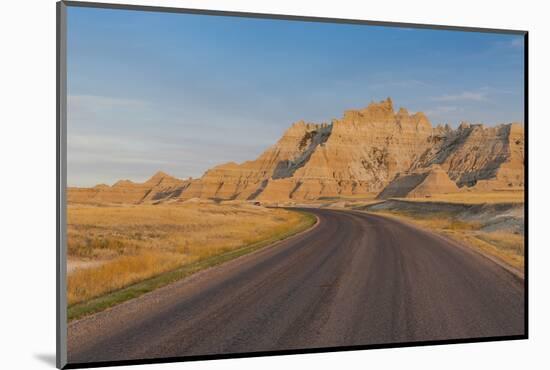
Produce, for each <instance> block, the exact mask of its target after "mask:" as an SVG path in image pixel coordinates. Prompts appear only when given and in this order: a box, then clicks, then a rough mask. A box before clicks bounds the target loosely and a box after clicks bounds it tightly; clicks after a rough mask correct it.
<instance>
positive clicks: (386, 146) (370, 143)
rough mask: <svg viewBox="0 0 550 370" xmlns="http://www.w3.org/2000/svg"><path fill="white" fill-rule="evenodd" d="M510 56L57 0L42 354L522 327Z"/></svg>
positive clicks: (103, 356)
mask: <svg viewBox="0 0 550 370" xmlns="http://www.w3.org/2000/svg"><path fill="white" fill-rule="evenodd" d="M526 55H527V32H525V31H512V30H489V29H481V28H480V29H474V28H460V27H450V26H429V25H416V24H399V23H384V22H374V21H361V20H343V19H327V18H310V17H296V16H284V15H270V14H248V13H232V12H219V11H202V10H191V9H174V8H161V7H140V6H130V5H113V4H98V3H79V2H61V3H58V102H57V104H58V160H59V161H58V231H57V232H58V266H57V267H58V281H57V284H58V318H57V319H58V333H57V345H58V354H57V361H58V363H57V364H58V367H60V368H76V367H88V366H107V365H124V364H141V363H154V362H168V361H186V360H197V359H219V358H231V357H243V356H266V355H282V354H294V353H313V352H326V351H341V350H354V349H369V348H381V347H402V346H414V345H428V344H429V345H435V344H443V343H463V342H479V341H488V340H504V339H508V340H510V339H525V338H527V310H526V307H527V299H526V292H527V290H526V286H527V283H526V281H527V269H526V266H527V263H526V262H527V260H526V257H527V244H526V240H527V223H526V212H525V209H526V206H527V204H526V199H527V198H526V191H527V183H526V180H527V177H526V170H527V150H526V149H527V142H526V138H527V136H526V133H527V95H526V91H527V89H526V87H527V79H526V76H527V70H526V69H527V63H526V60H527V58H526ZM434 350H435V349H434Z"/></svg>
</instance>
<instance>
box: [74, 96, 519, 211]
mask: <svg viewBox="0 0 550 370" xmlns="http://www.w3.org/2000/svg"><path fill="white" fill-rule="evenodd" d="M523 186H524V128H523V125H521V124H519V123H510V124H502V125H499V126H496V127H485V126H484V125H481V124H476V125H473V124H468V123H462V124H461V125H460V126H459V127H458V128H457V129H452V128H451V127H449V126H448V125H445V126H442V125H438V126H436V127H433V126H432V125H431V123H430V122H429V120H428V118H427V117H426V116H425V115H424V114H423V113H421V112H419V113H414V114H409V112H408V111H407V110H406V109H404V108H400V109H399V110H398V111H397V112H396V111H394V108H393V103H392V100H391V99H390V98H388V99H387V100H385V101H382V102H380V103H371V104H370V105H369V106H368V107H366V108H364V109H360V110H349V111H346V112H345V113H344V116H343V117H342V118H341V119H337V120H333V121H332V123H330V124H327V123H323V124H316V123H306V122H304V121H299V122H296V123H294V124H293V125H292V126H291V127H290V128H288V130H287V131H286V132H285V133H284V135H283V136H282V137H281V138H280V139H279V141H278V142H277V143H276V144H275V145H273V146H272V147H270V148H268V149H267V150H266V151H265V152H263V153H262V154H261V155H260V156H259V157H258V158H257V159H255V160H252V161H247V162H244V163H241V164H237V163H233V162H230V163H225V164H221V165H219V166H216V167H214V168H211V169H209V170H207V171H206V172H205V173H204V175H203V176H202V177H201V178H198V179H186V180H184V179H177V178H175V177H172V176H170V175H168V174H165V173H163V172H158V173H156V174H155V175H154V176H153V177H151V178H150V179H149V180H147V181H146V182H144V183H134V182H132V181H129V180H121V181H118V182H117V183H115V184H114V185H112V186H108V185H97V186H95V187H93V188H69V190H68V200H69V202H76V203H133V204H139V203H150V202H161V201H168V200H187V199H191V198H202V199H225V200H233V199H239V200H257V201H265V202H285V201H300V200H315V199H319V198H323V197H341V196H360V195H367V194H376V195H377V197H378V198H382V199H383V198H390V197H428V196H431V195H434V194H440V193H453V192H459V191H465V190H469V191H476V190H480V191H491V190H500V189H518V188H523Z"/></svg>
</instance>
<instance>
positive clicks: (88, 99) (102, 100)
mask: <svg viewBox="0 0 550 370" xmlns="http://www.w3.org/2000/svg"><path fill="white" fill-rule="evenodd" d="M67 104H68V105H69V106H77V107H78V106H82V105H84V106H88V107H102V108H103V107H120V106H132V107H136V106H140V107H141V106H144V105H146V104H147V102H145V101H143V100H137V99H126V98H117V97H112V96H99V95H69V96H67Z"/></svg>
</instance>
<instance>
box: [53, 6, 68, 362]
mask: <svg viewBox="0 0 550 370" xmlns="http://www.w3.org/2000/svg"><path fill="white" fill-rule="evenodd" d="M66 112H67V6H66V4H65V3H64V2H63V1H60V2H57V3H56V207H57V212H56V229H57V233H56V356H55V358H56V367H57V368H59V369H61V368H64V367H65V366H66V365H67V325H68V324H67V289H66V276H67V263H66V250H67V249H66V245H65V243H66V237H65V235H66V227H65V219H66V208H65V203H66V202H65V200H66V197H65V194H66V193H65V192H66V174H67V167H66V148H67V142H66V128H67V116H66Z"/></svg>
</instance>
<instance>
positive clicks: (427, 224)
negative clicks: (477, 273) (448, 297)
mask: <svg viewBox="0 0 550 370" xmlns="http://www.w3.org/2000/svg"><path fill="white" fill-rule="evenodd" d="M407 200H410V199H407ZM376 213H380V214H385V215H387V216H391V217H396V218H398V219H402V220H404V221H407V222H410V223H413V224H416V225H418V226H421V227H424V228H427V229H430V230H433V231H435V232H438V233H440V234H443V235H445V236H447V237H450V238H452V239H455V240H457V241H459V242H463V243H465V244H467V245H470V246H471V247H473V248H475V249H478V250H479V251H481V252H483V253H486V254H488V255H491V256H493V257H495V258H498V259H499V260H501V261H503V262H505V263H506V264H508V265H509V266H511V267H513V268H515V269H516V270H518V271H523V266H524V239H523V235H518V234H515V233H512V232H506V231H499V232H492V233H489V232H484V231H482V230H481V228H482V227H483V224H482V223H480V222H473V221H462V220H457V219H456V218H455V216H453V215H451V214H448V213H445V212H439V213H433V212H430V213H422V212H409V211H387V210H386V211H377V212H376Z"/></svg>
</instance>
